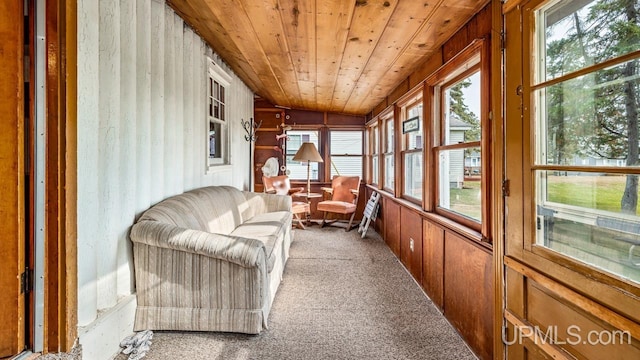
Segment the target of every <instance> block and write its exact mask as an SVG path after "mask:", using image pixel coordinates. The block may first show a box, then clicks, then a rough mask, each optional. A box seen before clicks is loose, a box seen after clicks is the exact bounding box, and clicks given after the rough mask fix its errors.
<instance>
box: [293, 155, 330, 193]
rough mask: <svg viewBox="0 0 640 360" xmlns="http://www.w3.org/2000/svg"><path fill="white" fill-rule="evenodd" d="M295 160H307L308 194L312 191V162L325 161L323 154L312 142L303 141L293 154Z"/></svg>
mask: <svg viewBox="0 0 640 360" xmlns="http://www.w3.org/2000/svg"><path fill="white" fill-rule="evenodd" d="M293 161H306V162H307V196H308V195H309V193H310V192H311V162H312V161H313V162H323V161H322V156H320V153H319V152H318V149H316V146H315V145H314V144H313V143H311V142H305V143H302V145H301V146H300V149H298V152H297V153H296V154H295V155H294V156H293Z"/></svg>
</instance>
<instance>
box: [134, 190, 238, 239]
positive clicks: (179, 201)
mask: <svg viewBox="0 0 640 360" xmlns="http://www.w3.org/2000/svg"><path fill="white" fill-rule="evenodd" d="M245 207H246V198H245V197H244V195H243V194H242V192H241V191H240V190H238V189H236V188H234V187H231V186H209V187H204V188H200V189H195V190H191V191H188V192H185V193H184V194H180V195H176V196H173V197H170V198H168V199H165V200H163V201H161V202H159V203H157V204H156V205H154V206H152V207H151V208H150V209H149V210H147V211H145V213H144V214H143V215H142V216H141V217H140V219H139V220H138V221H144V220H152V221H159V222H163V223H167V224H172V225H175V226H179V227H183V228H187V229H194V230H200V231H206V232H211V233H219V234H229V233H231V232H232V231H233V230H234V229H235V228H236V227H238V226H239V225H240V224H241V223H242V212H243V210H244V208H245Z"/></svg>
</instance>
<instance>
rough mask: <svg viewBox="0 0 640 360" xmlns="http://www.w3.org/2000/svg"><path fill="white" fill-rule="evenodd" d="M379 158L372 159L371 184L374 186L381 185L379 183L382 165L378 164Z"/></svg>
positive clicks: (376, 156)
mask: <svg viewBox="0 0 640 360" xmlns="http://www.w3.org/2000/svg"><path fill="white" fill-rule="evenodd" d="M378 161H379V158H378V155H375V156H373V158H372V159H371V182H372V183H374V184H376V185H377V184H380V183H379V182H378V181H379V179H378V176H379V172H380V165H379V164H378Z"/></svg>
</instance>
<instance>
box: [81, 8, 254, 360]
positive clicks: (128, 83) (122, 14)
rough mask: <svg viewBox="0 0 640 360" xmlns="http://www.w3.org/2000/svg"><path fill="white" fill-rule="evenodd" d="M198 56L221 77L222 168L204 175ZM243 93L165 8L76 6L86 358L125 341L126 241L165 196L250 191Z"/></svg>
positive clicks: (249, 107)
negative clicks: (217, 189) (225, 188)
mask: <svg viewBox="0 0 640 360" xmlns="http://www.w3.org/2000/svg"><path fill="white" fill-rule="evenodd" d="M206 56H210V57H212V58H213V59H214V60H215V61H216V63H218V64H219V65H221V66H222V68H223V69H225V70H226V71H227V72H228V73H229V74H230V75H232V79H233V80H232V83H231V86H230V89H228V93H227V96H228V100H227V108H228V110H227V111H228V113H227V118H228V119H229V121H230V124H229V132H230V154H231V156H230V162H231V165H223V166H219V167H215V168H212V169H207V168H206V155H207V153H208V152H207V150H208V149H207V133H208V129H207V121H206V113H205V111H206V104H205V101H206V87H205V86H206V85H205V78H206V69H205V65H206ZM252 116H253V93H252V92H251V90H250V89H249V88H248V87H247V86H246V85H245V84H244V83H242V81H241V80H240V79H239V78H238V77H237V76H236V75H235V74H233V73H232V71H231V70H230V69H229V68H228V66H227V65H226V64H224V63H223V62H222V61H221V60H220V59H219V57H218V56H217V55H216V54H214V53H213V52H212V50H211V49H210V48H209V47H208V46H207V45H206V44H205V43H204V42H203V40H202V39H201V38H200V37H199V36H197V35H196V34H195V33H194V32H193V31H192V30H191V29H190V28H189V27H188V26H185V24H184V22H183V21H182V19H181V18H180V17H178V16H177V15H176V14H175V13H174V12H173V10H171V9H170V8H169V7H168V6H167V5H165V3H164V1H163V0H79V1H78V326H79V327H80V329H79V333H80V343H81V344H82V345H83V353H84V358H86V359H100V358H108V357H109V356H111V355H112V354H114V353H115V352H116V351H118V346H117V344H118V343H119V341H120V340H121V339H122V338H123V337H124V336H125V335H126V334H127V332H131V331H132V329H131V323H132V322H133V315H132V311H133V310H132V309H134V308H135V306H132V305H131V304H130V303H131V302H135V297H134V296H131V295H132V294H134V293H135V289H134V279H133V277H134V275H133V262H132V250H131V243H130V241H129V239H128V231H129V228H130V227H131V225H132V224H133V223H134V221H135V219H136V216H138V215H140V213H141V212H142V211H144V210H145V209H147V208H149V206H150V205H152V204H154V203H156V202H158V201H160V200H162V199H164V198H167V197H169V196H171V195H175V194H179V193H182V192H184V191H186V190H190V189H193V188H198V187H202V186H207V185H222V184H224V185H233V186H236V187H238V188H240V189H248V188H249V170H250V168H251V163H250V152H249V144H248V143H247V142H246V141H245V140H244V130H243V128H242V126H241V125H240V120H241V119H244V120H248V119H249V118H251V117H252Z"/></svg>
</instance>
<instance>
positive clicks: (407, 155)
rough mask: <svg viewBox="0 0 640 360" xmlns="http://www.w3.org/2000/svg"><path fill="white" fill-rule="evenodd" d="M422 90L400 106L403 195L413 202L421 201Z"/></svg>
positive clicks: (422, 170)
mask: <svg viewBox="0 0 640 360" xmlns="http://www.w3.org/2000/svg"><path fill="white" fill-rule="evenodd" d="M422 111H423V109H422V91H420V93H419V94H418V95H417V96H414V97H413V98H411V99H409V100H408V101H407V102H406V105H404V106H402V110H401V119H402V132H403V133H404V135H403V137H402V140H403V143H402V161H403V169H404V176H403V178H402V180H403V196H404V197H406V198H408V199H409V200H412V201H414V202H421V201H422V178H423V173H424V169H423V166H422V165H423V164H424V161H423V160H422V146H423V137H424V134H423V132H422Z"/></svg>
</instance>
